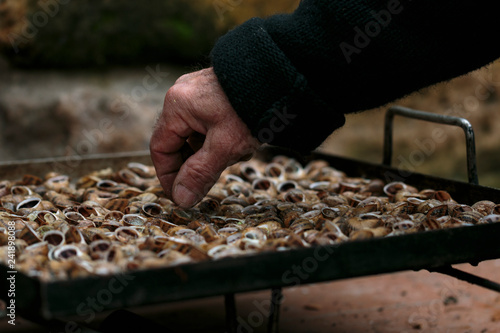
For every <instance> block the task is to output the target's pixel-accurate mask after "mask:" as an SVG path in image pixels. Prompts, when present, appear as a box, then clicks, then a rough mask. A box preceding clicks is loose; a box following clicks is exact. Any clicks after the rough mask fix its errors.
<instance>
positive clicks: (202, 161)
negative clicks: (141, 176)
mask: <svg viewBox="0 0 500 333" xmlns="http://www.w3.org/2000/svg"><path fill="white" fill-rule="evenodd" d="M222 157H223V156H221V155H219V156H216V155H214V154H213V153H211V152H208V151H207V150H206V149H205V148H204V147H202V148H201V149H200V150H198V151H197V152H196V153H195V154H194V155H192V156H191V157H190V158H188V159H187V160H186V162H185V163H184V164H183V165H182V167H181V169H180V170H179V172H178V173H177V177H176V178H175V181H174V185H173V189H174V191H173V194H172V198H173V200H174V202H175V203H177V204H178V205H179V206H181V207H183V208H188V207H192V206H193V205H194V204H196V203H197V202H199V201H200V200H201V199H202V198H203V197H204V196H205V195H206V194H207V193H208V191H209V190H210V188H211V187H212V186H213V185H214V184H215V182H216V181H217V180H218V178H219V176H220V174H221V173H222V171H223V170H224V169H225V163H224V162H223V161H222V160H223V159H222Z"/></svg>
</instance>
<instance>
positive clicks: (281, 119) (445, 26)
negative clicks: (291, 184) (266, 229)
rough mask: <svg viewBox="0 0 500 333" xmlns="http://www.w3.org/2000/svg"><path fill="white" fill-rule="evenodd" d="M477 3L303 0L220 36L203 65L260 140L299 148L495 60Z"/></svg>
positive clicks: (487, 23)
mask: <svg viewBox="0 0 500 333" xmlns="http://www.w3.org/2000/svg"><path fill="white" fill-rule="evenodd" d="M491 6H493V3H491V4H490V3H487V2H486V1H478V2H472V1H443V0H419V1H416V0H413V1H412V0H389V1H387V0H386V1H380V0H303V1H302V2H301V4H300V5H299V7H298V8H297V9H296V11H295V12H294V13H292V14H287V15H275V16H271V17H269V18H267V19H262V18H253V19H251V20H249V21H247V22H245V23H243V24H242V25H240V26H238V27H237V28H235V29H233V30H231V31H230V32H228V33H227V34H226V35H224V36H222V37H221V38H220V39H219V40H218V41H217V43H216V45H215V46H214V48H213V50H212V53H211V59H212V65H213V67H214V71H215V74H216V75H217V77H218V80H219V82H220V84H221V86H222V88H223V89H224V91H225V92H226V94H227V96H228V98H229V100H230V102H231V104H232V106H233V107H234V109H235V110H236V112H237V113H238V115H239V116H240V117H241V118H242V119H243V121H244V122H245V123H246V124H247V125H248V127H249V128H250V129H251V131H252V134H253V135H254V136H255V137H256V138H257V139H259V140H260V141H261V142H265V143H270V144H273V145H279V146H284V147H289V148H291V149H294V150H299V151H302V152H305V151H309V150H312V149H314V148H315V147H317V146H318V145H319V144H321V142H322V141H323V140H324V139H325V138H326V137H327V136H328V135H329V134H330V133H331V132H332V131H334V130H335V129H337V128H339V127H341V126H342V125H343V124H344V121H345V118H344V115H345V114H347V113H352V112H358V111H363V110H367V109H371V108H374V107H378V106H381V105H384V104H386V103H389V102H391V101H393V100H395V99H397V98H400V97H403V96H404V95H406V94H409V93H411V92H413V91H416V90H419V89H421V88H423V87H427V86H429V85H432V84H434V83H437V82H441V81H444V80H448V79H451V78H453V77H456V76H459V75H462V74H465V73H467V72H470V71H472V70H474V69H477V68H479V67H481V66H484V65H486V64H488V63H489V62H492V61H493V60H495V59H497V58H498V57H499V56H500V43H497V42H496V41H495V37H496V36H495V35H496V32H497V31H498V28H497V27H496V19H497V18H496V17H495V16H496V11H495V10H494V9H493V8H489V7H491Z"/></svg>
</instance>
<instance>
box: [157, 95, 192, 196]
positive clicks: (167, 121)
mask: <svg viewBox="0 0 500 333" xmlns="http://www.w3.org/2000/svg"><path fill="white" fill-rule="evenodd" d="M168 107H169V105H168V103H167V102H166V103H165V109H164V111H163V113H162V115H161V116H160V118H159V119H158V121H157V123H156V126H155V128H154V131H153V134H152V136H151V141H150V153H151V160H152V162H153V165H154V167H155V169H156V174H157V176H158V179H159V181H160V184H161V186H162V187H163V189H164V191H165V194H166V195H167V197H168V198H171V197H172V184H173V181H174V179H175V177H176V175H177V172H178V171H179V169H180V167H181V165H182V163H184V161H185V160H186V159H187V158H188V156H190V155H191V154H192V153H189V154H187V149H186V148H187V147H189V146H187V147H186V146H185V145H186V138H187V137H188V136H189V135H190V134H191V133H192V129H191V128H190V127H189V126H188V125H187V124H186V123H185V122H184V121H183V119H182V118H181V117H178V116H176V113H172V112H169V111H168V109H167V108H168Z"/></svg>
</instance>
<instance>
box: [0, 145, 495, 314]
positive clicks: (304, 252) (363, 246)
mask: <svg viewBox="0 0 500 333" xmlns="http://www.w3.org/2000/svg"><path fill="white" fill-rule="evenodd" d="M278 154H286V155H292V154H291V153H290V152H287V151H284V150H282V149H279V148H272V147H270V148H268V149H265V150H263V151H262V152H261V158H264V159H265V158H266V156H275V155H278ZM294 157H296V158H298V159H301V157H299V156H294ZM313 158H323V159H325V160H327V161H328V162H330V163H331V165H332V166H334V167H336V168H338V169H339V170H344V171H345V170H348V171H347V173H348V174H349V175H351V174H352V175H353V176H367V177H378V178H384V177H389V179H391V178H394V177H395V176H398V175H399V176H401V175H402V174H404V175H406V174H405V173H404V172H402V171H401V170H398V169H394V168H387V167H384V166H381V165H375V164H369V163H364V162H360V161H354V160H350V159H346V158H342V157H336V156H332V155H325V154H322V153H315V154H313V155H311V156H309V157H308V158H307V159H313ZM307 159H306V160H307ZM306 160H302V161H303V162H306ZM65 161H66V162H67V161H68V160H67V159H64V160H61V159H59V160H58V159H49V160H38V161H31V162H29V163H17V164H16V163H9V164H8V167H5V164H3V165H2V164H0V172H1V173H0V175H1V176H2V177H3V175H4V173H3V172H2V171H3V170H5V168H8V169H9V170H14V169H15V171H16V172H22V173H26V171H27V170H34V171H32V173H33V172H36V170H41V169H40V168H43V167H44V166H47V167H49V169H48V170H53V168H54V165H60V164H61V163H64V162H65ZM70 161H76V160H70ZM130 161H140V162H144V163H147V162H148V161H150V159H149V155H148V153H147V152H136V153H131V154H111V155H109V154H106V155H96V156H92V157H87V158H81V159H78V165H76V166H74V164H71V165H70V164H66V167H68V166H69V167H71V168H72V169H67V170H69V171H71V170H73V171H76V170H77V171H78V172H81V173H84V172H85V171H84V170H89V171H91V170H95V169H98V168H105V167H117V166H120V165H124V164H126V163H128V162H130ZM54 163H56V164H54ZM57 163H59V164H57ZM63 165H64V164H63ZM37 168H38V169H37ZM50 168H51V169H50ZM48 170H47V171H48ZM9 172H12V171H9ZM67 173H69V174H71V172H67ZM403 178H404V177H403ZM404 180H406V181H407V182H408V183H409V184H418V185H419V187H420V188H422V186H424V187H425V186H428V185H427V184H429V185H432V186H435V187H436V186H444V188H446V189H448V190H450V189H451V192H453V190H454V189H455V190H459V191H462V190H463V191H465V192H464V193H463V196H464V202H465V201H467V202H469V201H470V200H479V199H490V200H491V199H493V198H500V190H498V189H493V188H488V187H484V186H479V185H470V184H467V183H462V182H457V181H449V180H444V179H441V178H436V177H431V176H426V175H421V174H416V173H415V174H411V175H407V177H406V178H405V179H404ZM414 182H416V183H414ZM467 202H466V203H467ZM499 234H500V224H492V225H481V226H473V227H462V228H455V229H448V230H437V231H430V232H423V233H419V234H412V235H404V236H395V237H388V238H380V239H372V240H367V241H356V242H348V243H343V244H340V245H338V246H328V247H316V248H308V249H297V250H291V251H285V252H278V253H263V254H259V255H252V256H248V257H237V258H227V259H224V260H220V261H214V262H201V263H196V264H187V265H180V266H175V267H167V268H161V269H152V270H144V271H135V272H130V273H127V274H123V275H120V276H107V277H91V278H85V279H77V280H71V281H54V282H42V281H39V280H37V279H34V278H30V277H28V276H26V275H24V274H22V273H18V274H17V281H16V283H17V285H18V288H19V289H18V290H19V291H21V290H22V295H20V294H18V306H19V309H20V311H23V312H32V313H33V312H37V313H39V314H40V315H41V316H43V317H44V318H47V319H48V318H54V317H58V316H67V315H75V314H77V315H82V316H85V314H88V313H90V312H89V311H90V310H91V308H90V305H89V302H90V300H93V301H94V302H95V301H97V302H98V306H99V308H100V309H102V310H103V309H114V308H120V307H128V306H138V305H147V304H154V303H161V302H170V301H176V300H183V299H191V298H200V297H208V296H215V295H222V294H226V293H237V292H245V291H251V290H260V289H268V288H272V287H282V286H283V287H284V286H292V285H296V284H303V283H314V282H321V281H330V280H336V279H343V278H351V277H358V276H365V275H374V274H383V273H389V272H397V271H402V270H418V269H429V268H435V267H440V266H443V265H449V264H456V263H463V262H471V263H477V262H480V261H483V260H488V259H495V258H499V257H500V247H498V245H497V244H498V235H499ZM388 258H390V260H388ZM7 272H8V269H7V267H5V266H1V265H0V279H1V280H0V291H1V293H2V295H1V296H2V298H4V291H6V290H7V289H8V286H7V282H6V278H7V276H8V273H7ZM99 301H100V302H99Z"/></svg>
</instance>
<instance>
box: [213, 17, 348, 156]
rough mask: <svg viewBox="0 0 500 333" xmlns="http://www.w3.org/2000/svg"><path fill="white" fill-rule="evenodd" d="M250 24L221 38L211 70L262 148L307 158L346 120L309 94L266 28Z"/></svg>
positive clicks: (258, 23) (257, 22)
mask: <svg viewBox="0 0 500 333" xmlns="http://www.w3.org/2000/svg"><path fill="white" fill-rule="evenodd" d="M263 23H264V20H263V19H259V18H254V19H251V20H249V21H247V22H245V23H244V24H242V25H240V26H239V27H237V28H235V29H234V30H232V31H230V32H229V33H227V34H226V35H224V36H222V37H221V38H220V39H219V40H218V42H217V43H216V45H215V47H214V48H213V50H212V53H211V57H212V65H213V67H214V71H215V74H216V75H217V77H218V80H219V82H220V84H221V86H222V88H223V89H224V91H225V93H226V94H227V96H228V98H229V101H230V102H231V105H232V106H233V108H234V109H235V110H236V112H237V113H238V115H239V116H240V117H241V119H242V120H243V121H244V122H245V123H246V124H247V126H248V127H249V128H250V130H251V131H252V134H253V135H254V136H255V137H256V138H257V139H258V140H259V141H261V142H263V143H269V144H272V145H278V146H283V147H287V148H290V149H293V150H296V151H300V152H309V151H311V150H313V149H314V148H316V147H317V146H319V145H320V144H321V142H323V140H324V139H325V138H326V137H327V136H328V135H329V134H330V133H331V132H332V131H333V130H335V129H337V128H338V127H341V126H342V125H343V124H344V122H345V118H344V115H343V114H342V113H339V112H338V111H337V112H335V110H331V108H330V109H329V107H328V106H327V105H326V103H325V102H324V101H323V100H322V99H321V98H320V97H319V96H318V95H317V94H316V93H315V92H314V91H312V90H311V89H310V87H309V85H308V82H307V80H306V78H305V77H304V76H303V75H301V73H299V72H298V71H297V69H296V68H295V67H294V66H293V64H292V63H291V62H290V60H289V59H288V58H287V57H286V56H285V54H284V53H283V52H282V51H281V50H280V48H279V47H278V46H277V45H276V43H275V42H274V41H273V39H272V38H271V36H270V35H269V34H268V33H267V31H266V30H265V28H264V24H263Z"/></svg>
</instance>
